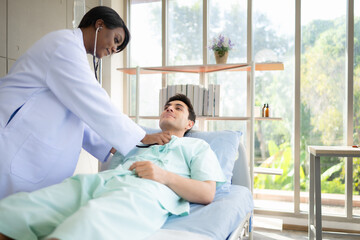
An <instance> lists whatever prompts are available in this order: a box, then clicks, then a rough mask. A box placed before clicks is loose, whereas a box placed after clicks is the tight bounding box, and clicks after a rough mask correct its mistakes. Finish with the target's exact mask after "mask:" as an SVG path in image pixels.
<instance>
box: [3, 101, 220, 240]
mask: <svg viewBox="0 0 360 240" xmlns="http://www.w3.org/2000/svg"><path fill="white" fill-rule="evenodd" d="M194 123H195V113H194V110H193V107H192V105H191V102H190V100H189V99H188V98H187V97H186V96H185V95H182V94H178V95H175V96H174V97H171V98H170V99H169V100H168V101H167V103H166V105H165V107H164V111H163V112H162V114H161V115H160V122H159V125H160V128H161V129H162V131H168V132H170V134H171V135H172V137H171V141H170V142H169V143H168V144H165V145H153V146H149V147H147V148H146V147H144V146H141V147H137V148H135V149H133V150H132V151H131V152H130V153H129V154H128V155H127V156H125V157H122V156H121V155H120V154H115V155H114V156H113V159H112V161H120V162H121V164H119V165H118V166H117V167H116V168H115V169H113V170H108V171H104V172H101V173H97V174H83V175H76V176H73V177H71V178H69V179H67V180H65V181H64V182H62V183H60V184H57V185H54V186H50V187H47V188H44V189H40V190H38V191H35V192H32V193H17V194H14V195H12V196H9V197H7V198H5V199H3V200H1V201H0V233H2V234H0V239H9V238H8V237H10V238H14V239H38V238H42V239H64V240H66V239H96V240H98V239H126V240H128V239H132V240H133V239H143V238H146V237H148V236H149V235H151V234H152V233H153V232H155V231H156V230H158V229H160V228H161V226H162V225H163V224H164V223H165V221H166V219H167V217H168V216H169V215H170V214H176V215H186V214H188V213H189V202H194V203H201V204H208V203H211V202H212V200H213V198H214V195H215V191H216V184H220V183H223V182H225V177H224V175H223V173H222V170H221V168H220V165H219V163H218V160H217V158H216V156H215V154H214V152H213V151H212V150H211V149H210V146H209V145H208V144H207V143H206V142H205V141H203V140H200V139H195V138H189V137H186V138H183V136H184V134H185V133H186V132H187V131H188V130H190V129H191V128H192V126H193V125H194Z"/></svg>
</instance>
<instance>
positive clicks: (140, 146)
mask: <svg viewBox="0 0 360 240" xmlns="http://www.w3.org/2000/svg"><path fill="white" fill-rule="evenodd" d="M154 145H158V144H157V143H153V144H146V145H136V147H137V148H148V147H151V146H154Z"/></svg>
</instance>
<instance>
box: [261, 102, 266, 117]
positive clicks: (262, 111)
mask: <svg viewBox="0 0 360 240" xmlns="http://www.w3.org/2000/svg"><path fill="white" fill-rule="evenodd" d="M265 109H266V104H264V106H263V108H262V110H261V116H262V117H265Z"/></svg>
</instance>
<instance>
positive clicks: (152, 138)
mask: <svg viewBox="0 0 360 240" xmlns="http://www.w3.org/2000/svg"><path fill="white" fill-rule="evenodd" d="M170 140H171V135H170V133H169V132H166V131H164V132H160V133H154V134H146V135H145V137H144V138H143V140H141V142H142V143H144V144H154V143H156V144H159V145H164V144H166V143H168V142H169V141H170Z"/></svg>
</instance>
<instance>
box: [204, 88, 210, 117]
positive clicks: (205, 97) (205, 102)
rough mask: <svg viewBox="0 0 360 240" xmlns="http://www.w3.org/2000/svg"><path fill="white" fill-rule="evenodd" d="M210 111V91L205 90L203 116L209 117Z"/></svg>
mask: <svg viewBox="0 0 360 240" xmlns="http://www.w3.org/2000/svg"><path fill="white" fill-rule="evenodd" d="M208 111H209V90H208V89H206V88H204V106H203V116H208Z"/></svg>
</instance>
